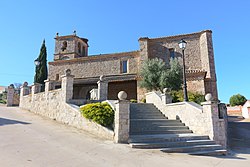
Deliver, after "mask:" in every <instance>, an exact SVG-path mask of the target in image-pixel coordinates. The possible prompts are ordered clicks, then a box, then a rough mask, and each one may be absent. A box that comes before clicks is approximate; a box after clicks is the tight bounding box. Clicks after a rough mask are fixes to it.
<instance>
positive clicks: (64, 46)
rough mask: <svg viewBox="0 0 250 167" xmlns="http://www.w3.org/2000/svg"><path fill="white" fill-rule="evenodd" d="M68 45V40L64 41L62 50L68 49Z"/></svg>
mask: <svg viewBox="0 0 250 167" xmlns="http://www.w3.org/2000/svg"><path fill="white" fill-rule="evenodd" d="M67 46H68V44H67V41H63V44H62V47H61V49H62V51H64V50H66V48H67Z"/></svg>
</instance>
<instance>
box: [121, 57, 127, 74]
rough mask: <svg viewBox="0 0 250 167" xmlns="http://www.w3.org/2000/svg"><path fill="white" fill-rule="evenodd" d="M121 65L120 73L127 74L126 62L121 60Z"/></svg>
mask: <svg viewBox="0 0 250 167" xmlns="http://www.w3.org/2000/svg"><path fill="white" fill-rule="evenodd" d="M121 65H122V67H121V71H122V73H128V60H123V61H122V62H121Z"/></svg>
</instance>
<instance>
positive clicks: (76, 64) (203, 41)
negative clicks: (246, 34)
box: [48, 30, 218, 101]
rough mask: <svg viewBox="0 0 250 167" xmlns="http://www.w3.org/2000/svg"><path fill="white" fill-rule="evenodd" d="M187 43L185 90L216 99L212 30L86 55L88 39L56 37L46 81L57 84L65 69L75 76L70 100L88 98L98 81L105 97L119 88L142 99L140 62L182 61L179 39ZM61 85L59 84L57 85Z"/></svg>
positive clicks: (145, 39) (146, 40)
mask: <svg viewBox="0 0 250 167" xmlns="http://www.w3.org/2000/svg"><path fill="white" fill-rule="evenodd" d="M181 39H184V40H185V41H186V42H187V46H186V49H185V65H186V76H187V89H188V91H191V92H199V93H201V94H207V93H211V94H212V96H213V97H214V98H215V99H218V95H217V84H216V73H215V63H214V52H213V43H212V31H211V30H204V31H201V32H195V33H190V34H181V35H175V36H167V37H159V38H148V37H142V38H139V40H138V42H139V46H140V47H139V48H138V50H136V51H130V52H121V53H111V54H101V55H88V47H89V45H88V39H86V38H81V37H78V36H77V35H76V34H75V33H74V34H72V35H67V36H59V35H58V34H57V35H56V37H55V53H54V61H52V62H49V75H48V79H49V80H54V81H57V82H58V83H59V81H60V76H61V75H63V74H64V71H65V70H66V69H70V70H71V74H72V75H74V87H73V92H74V95H73V99H90V93H91V91H92V90H93V89H97V88H98V83H97V82H98V81H99V80H100V76H101V79H102V80H103V81H105V86H106V89H107V99H109V100H112V99H117V94H118V92H119V91H121V90H123V91H126V92H127V94H128V97H127V99H137V100H139V101H141V100H142V99H143V98H144V94H145V93H146V91H145V90H144V89H142V88H140V87H139V81H140V79H141V78H140V76H139V72H140V69H141V66H142V63H143V61H145V60H147V59H152V58H156V57H157V58H160V59H162V60H164V61H165V62H166V63H169V60H170V58H171V57H173V58H177V59H179V60H180V63H181V64H182V50H181V49H180V48H179V46H178V42H179V41H180V40H181ZM57 86H58V87H60V85H57Z"/></svg>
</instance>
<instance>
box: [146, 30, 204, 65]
mask: <svg viewBox="0 0 250 167" xmlns="http://www.w3.org/2000/svg"><path fill="white" fill-rule="evenodd" d="M199 38H200V35H199V34H194V35H190V36H177V37H175V38H170V37H166V38H153V39H150V40H149V50H148V52H149V58H154V57H158V58H161V59H163V60H165V61H166V62H167V63H168V62H169V60H170V52H169V49H174V50H175V57H177V58H178V59H179V60H180V63H181V64H182V54H181V52H182V51H181V49H180V48H179V45H178V42H179V41H180V40H181V39H185V41H186V42H187V46H186V49H185V60H186V61H185V65H186V69H187V70H188V69H202V65H201V58H200V40H199Z"/></svg>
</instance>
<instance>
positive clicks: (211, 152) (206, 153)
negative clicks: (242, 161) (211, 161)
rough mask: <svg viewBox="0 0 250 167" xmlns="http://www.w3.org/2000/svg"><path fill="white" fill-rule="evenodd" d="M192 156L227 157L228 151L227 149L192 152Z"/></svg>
mask: <svg viewBox="0 0 250 167" xmlns="http://www.w3.org/2000/svg"><path fill="white" fill-rule="evenodd" d="M189 154H190V155H204V156H218V155H227V150H225V149H216V150H206V151H194V152H190V153H189Z"/></svg>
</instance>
